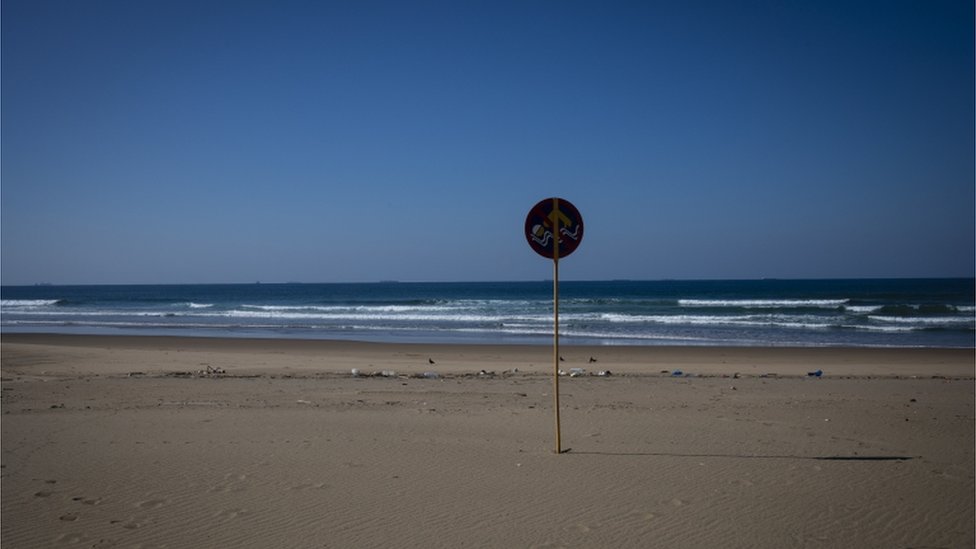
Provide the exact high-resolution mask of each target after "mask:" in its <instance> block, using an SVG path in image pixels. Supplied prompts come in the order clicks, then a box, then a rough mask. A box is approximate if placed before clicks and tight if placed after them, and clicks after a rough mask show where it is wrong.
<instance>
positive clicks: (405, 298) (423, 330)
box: [0, 278, 976, 348]
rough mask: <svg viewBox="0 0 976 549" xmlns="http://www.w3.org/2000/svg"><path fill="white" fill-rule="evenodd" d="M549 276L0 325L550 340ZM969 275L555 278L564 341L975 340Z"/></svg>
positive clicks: (120, 303) (23, 301) (312, 288)
mask: <svg viewBox="0 0 976 549" xmlns="http://www.w3.org/2000/svg"><path fill="white" fill-rule="evenodd" d="M552 297H553V296H552V283H551V282H547V281H539V282H474V283H468V282H465V283H395V282H390V283H370V284H214V285H209V284H199V285H159V286H151V285H139V286H3V287H0V298H2V304H0V331H2V332H3V333H14V332H48V333H74V334H134V335H180V336H216V337H274V338H302V339H349V340H362V341H388V342H441V343H528V344H546V343H549V342H550V341H551V338H552V323H553V318H552V312H553V311H552V309H553V307H552ZM974 315H976V307H974V280H973V279H971V278H968V279H891V280H735V281H609V282H579V281H577V282H573V281H564V282H562V283H561V284H560V337H561V342H562V343H564V344H598V345H737V346H764V347H773V346H805V347H827V346H856V347H968V348H972V347H974V337H976V335H974V334H976V320H974Z"/></svg>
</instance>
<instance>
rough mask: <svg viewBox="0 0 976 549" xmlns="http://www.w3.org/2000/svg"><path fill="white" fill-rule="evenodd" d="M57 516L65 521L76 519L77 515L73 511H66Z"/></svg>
mask: <svg viewBox="0 0 976 549" xmlns="http://www.w3.org/2000/svg"><path fill="white" fill-rule="evenodd" d="M58 518H59V519H61V520H63V521H65V522H74V521H76V520H78V515H77V514H75V513H68V514H66V515H61V516H60V517H58Z"/></svg>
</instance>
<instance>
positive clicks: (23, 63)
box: [0, 0, 976, 284]
mask: <svg viewBox="0 0 976 549" xmlns="http://www.w3.org/2000/svg"><path fill="white" fill-rule="evenodd" d="M973 20H974V14H973V3H972V2H970V1H969V0H931V1H916V0H911V1H898V0H895V1H891V0H884V1H857V0H843V1H828V0H809V1H790V0H783V1H744V2H739V1H732V2H729V1H726V0H715V1H694V0H691V1H684V0H673V1H652V0H647V1H640V2H613V1H589V2H575V1H556V0H552V1H532V0H520V1H511V2H509V1H503V0H488V1H464V0H461V1H444V2H425V1H419V2H414V1H408V0H398V1H370V0H350V1H341V2H340V1H333V2H330V1H281V0H274V1H271V0H268V1H265V2H250V1H240V0H235V1H227V2H219V1H206V0H193V1H181V0H166V1H151V2H148V1H147V2H143V1H130V0H120V1H116V0H98V1H84V2H79V1H75V0H64V1H52V0H3V3H2V17H0V23H2V34H0V38H2V80H0V88H2V105H0V106H2V118H0V124H2V136H0V138H2V174H0V175H2V179H0V191H2V216H0V223H2V231H0V237H2V247H0V253H2V257H0V270H2V282H3V283H4V284H31V283H35V282H51V283H55V284H67V283H193V282H253V281H256V280H260V281H262V282H285V281H303V282H333V281H336V282H338V281H376V280H384V279H396V280H404V281H414V280H417V281H419V280H426V281H450V280H459V281H468V280H528V279H541V278H546V277H549V276H551V264H550V262H548V261H547V260H544V259H542V258H541V257H539V256H536V255H535V254H534V253H533V252H532V250H531V249H530V248H529V246H528V244H527V243H526V240H525V236H524V234H523V223H524V219H525V216H526V214H527V212H528V210H529V209H530V208H531V207H532V205H533V204H535V203H536V202H537V201H538V200H540V199H542V198H545V197H548V196H554V195H555V196H561V197H563V198H565V199H568V200H570V201H571V202H573V203H574V204H575V205H576V206H577V208H579V210H580V211H581V212H582V215H583V217H584V220H585V231H586V236H585V239H584V241H583V243H582V244H581V246H580V247H579V249H578V250H577V251H576V252H575V254H574V255H573V256H572V257H569V258H566V259H565V260H564V261H562V262H561V263H560V267H561V268H560V275H561V277H563V278H565V279H617V278H630V279H659V278H762V277H782V278H824V277H906V276H973V274H974V262H976V258H974V254H976V252H974V249H976V236H974V234H976V229H974V223H976V211H974V210H976V190H974V189H976V184H974V148H976V143H974V69H973V67H974V56H973V47H974V39H973Z"/></svg>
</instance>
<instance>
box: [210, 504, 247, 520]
mask: <svg viewBox="0 0 976 549" xmlns="http://www.w3.org/2000/svg"><path fill="white" fill-rule="evenodd" d="M247 514H248V512H247V510H246V509H241V508H239V507H235V508H233V509H223V510H221V511H217V512H216V513H214V515H213V517H214V518H232V519H233V518H237V517H242V516H244V515H247Z"/></svg>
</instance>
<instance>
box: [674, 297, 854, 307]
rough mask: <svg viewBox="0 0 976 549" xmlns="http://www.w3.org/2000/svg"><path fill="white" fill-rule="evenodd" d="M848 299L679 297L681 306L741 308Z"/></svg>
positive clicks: (829, 303)
mask: <svg viewBox="0 0 976 549" xmlns="http://www.w3.org/2000/svg"><path fill="white" fill-rule="evenodd" d="M848 301H850V300H849V299H679V300H678V305H681V306H682V307H738V308H741V309H778V308H790V309H793V308H800V307H810V308H829V309H834V308H837V307H840V306H841V305H844V304H845V303H847V302H848Z"/></svg>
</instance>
